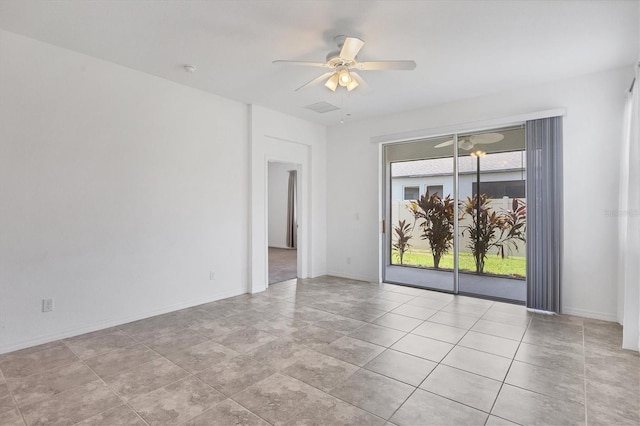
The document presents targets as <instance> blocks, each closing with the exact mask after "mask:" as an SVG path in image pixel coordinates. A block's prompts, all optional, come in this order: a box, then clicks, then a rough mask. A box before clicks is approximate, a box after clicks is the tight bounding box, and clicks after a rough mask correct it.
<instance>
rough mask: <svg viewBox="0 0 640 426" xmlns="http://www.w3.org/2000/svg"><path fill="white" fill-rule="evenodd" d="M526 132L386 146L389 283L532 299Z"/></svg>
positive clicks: (386, 270) (386, 274) (503, 131)
mask: <svg viewBox="0 0 640 426" xmlns="http://www.w3.org/2000/svg"><path fill="white" fill-rule="evenodd" d="M525 156H526V152H525V135H524V129H523V127H522V126H518V127H512V128H506V129H496V130H492V131H485V132H478V133H472V134H455V135H448V136H444V137H439V138H433V139H424V140H420V141H412V142H407V143H398V144H390V145H386V146H385V149H384V165H385V201H386V203H385V215H386V223H387V224H388V226H386V228H387V230H386V233H385V260H386V262H385V263H386V267H385V268H384V279H385V281H386V282H393V283H399V284H406V285H411V286H418V287H423V288H430V289H436V290H443V291H450V292H455V293H457V292H460V293H468V294H476V295H482V296H487V297H492V298H497V299H504V300H513V301H518V302H524V301H525V299H526V282H525V275H526V262H525V254H526V237H525V235H526V194H525V176H526V171H525V164H526V157H525Z"/></svg>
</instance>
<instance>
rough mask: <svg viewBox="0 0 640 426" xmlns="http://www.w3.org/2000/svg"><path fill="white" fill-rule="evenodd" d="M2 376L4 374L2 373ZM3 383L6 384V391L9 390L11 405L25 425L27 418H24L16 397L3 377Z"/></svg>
mask: <svg viewBox="0 0 640 426" xmlns="http://www.w3.org/2000/svg"><path fill="white" fill-rule="evenodd" d="M3 377H4V374H3ZM4 379H5V385H6V386H7V391H8V392H9V395H10V396H11V400H12V401H13V405H14V406H15V407H16V408H15V409H16V411H18V415H19V416H20V419H21V420H22V423H23V424H24V425H25V426H26V425H27V419H25V418H24V414H23V413H22V410H21V409H20V406H19V405H18V401H16V397H15V396H13V392H11V388H10V387H9V383H8V382H7V378H6V377H5V378H4Z"/></svg>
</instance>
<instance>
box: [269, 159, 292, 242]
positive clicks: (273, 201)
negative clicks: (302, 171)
mask: <svg viewBox="0 0 640 426" xmlns="http://www.w3.org/2000/svg"><path fill="white" fill-rule="evenodd" d="M290 170H296V165H295V164H292V163H277V162H270V163H269V179H268V181H269V190H268V196H269V200H268V206H269V207H268V209H269V235H268V239H269V247H280V248H287V210H288V208H289V171H290Z"/></svg>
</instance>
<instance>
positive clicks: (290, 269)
mask: <svg viewBox="0 0 640 426" xmlns="http://www.w3.org/2000/svg"><path fill="white" fill-rule="evenodd" d="M298 170H299V166H298V165H297V164H294V163H285V162H275V161H274V162H271V161H270V162H269V163H268V175H267V176H268V177H267V180H268V185H267V186H268V190H267V206H268V207H267V217H268V219H267V222H268V226H267V229H268V231H267V232H268V236H267V246H268V254H267V258H268V277H269V285H272V284H275V283H279V282H283V281H288V280H291V279H296V278H297V277H298Z"/></svg>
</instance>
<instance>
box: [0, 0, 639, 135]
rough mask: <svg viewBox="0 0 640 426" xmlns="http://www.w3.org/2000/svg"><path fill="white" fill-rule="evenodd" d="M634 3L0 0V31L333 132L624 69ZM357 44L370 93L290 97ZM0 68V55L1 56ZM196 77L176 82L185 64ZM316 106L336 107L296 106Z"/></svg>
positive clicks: (312, 92) (633, 43) (634, 40)
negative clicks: (402, 63) (343, 40)
mask: <svg viewBox="0 0 640 426" xmlns="http://www.w3.org/2000/svg"><path fill="white" fill-rule="evenodd" d="M639 5H640V2H639V1H637V0H630V1H613V0H608V1H560V0H557V1H524V0H521V1H478V0H474V1H419V0H410V1H399V0H395V1H373V0H360V1H354V0H351V1H349V0H335V1H334V0H315V1H303V0H297V1H296V0H288V1H285V0H272V1H269V0H233V1H231V0H229V1H226V0H209V1H178V0H166V1H158V0H154V1H144V0H121V1H113V0H107V1H102V0H93V1H79V0H74V1H68V0H63V1H55V0H28V1H27V0H0V28H2V29H5V30H7V31H12V32H15V33H18V34H22V35H25V36H28V37H32V38H35V39H38V40H42V41H45V42H48V43H51V44H54V45H58V46H62V47H65V48H68V49H71V50H75V51H78V52H81V53H85V54H87V55H91V56H95V57H98V58H102V59H105V60H108V61H112V62H115V63H117V64H121V65H124V66H127V67H130V68H133V69H136V70H140V71H143V72H146V73H149V74H154V75H157V76H160V77H163V78H166V79H168V80H172V81H175V82H178V83H181V84H185V85H188V86H192V87H196V88H199V89H202V90H206V91H209V92H212V93H215V94H218V95H221V96H224V97H227V98H231V99H235V100H238V101H242V102H246V103H253V104H258V105H262V106H265V107H268V108H272V109H275V110H279V111H282V112H285V113H288V114H292V115H295V116H298V117H301V118H304V119H307V120H311V121H315V122H318V123H322V124H326V125H333V124H336V123H338V122H339V121H340V120H341V119H342V118H344V116H345V115H346V114H351V118H349V119H350V120H357V119H360V118H365V117H371V116H376V115H383V114H390V113H394V112H400V111H405V110H411V109H415V108H419V107H425V106H430V105H436V104H442V103H446V102H451V101H454V100H458V99H464V98H471V97H475V96H480V95H484V94H488V93H493V92H498V91H502V90H508V89H512V88H516V87H521V86H526V85H532V84H536V83H539V82H544V81H551V80H558V79H562V78H566V77H571V76H575V75H580V74H588V73H591V72H596V71H600V70H606V69H613V68H617V67H621V66H625V65H629V64H632V63H633V62H634V61H636V60H638V53H639V51H640V41H639V40H640V35H639V21H640V19H639V17H640V11H639ZM341 34H342V35H351V36H357V37H360V38H362V39H363V40H365V42H366V43H365V45H364V48H363V49H362V50H361V52H360V54H359V55H358V58H359V60H361V61H370V60H381V59H382V60H384V59H413V60H415V61H416V62H417V64H418V66H417V68H416V70H414V71H363V72H361V73H360V74H361V76H363V77H364V78H365V79H366V81H367V82H368V83H369V85H370V86H371V89H372V90H371V91H370V92H369V93H362V92H360V91H359V90H358V89H356V90H354V91H353V92H351V93H349V94H347V93H346V92H345V91H344V90H338V91H336V92H335V93H333V92H330V91H329V90H328V89H326V88H325V87H324V86H322V85H319V86H317V87H313V88H311V89H308V90H304V91H301V92H294V89H295V88H297V87H299V86H301V85H302V84H304V83H306V82H307V81H309V80H311V79H313V78H314V77H315V76H317V75H319V74H321V73H323V72H324V70H323V69H320V68H307V67H293V66H285V65H281V64H272V63H271V61H272V60H274V59H294V60H305V61H324V58H325V56H326V54H327V53H328V52H329V51H332V50H335V49H336V48H337V46H336V45H335V43H334V41H333V38H334V36H336V35H341ZM0 60H1V57H0ZM184 64H192V65H195V66H196V67H197V68H198V71H197V72H196V73H194V74H188V73H186V72H185V71H184V70H183V68H182V65H184ZM319 101H326V102H329V103H332V104H334V105H337V106H339V107H341V110H339V111H334V112H329V113H325V114H318V113H316V112H313V111H309V110H306V109H304V106H306V105H309V104H312V103H315V102H319Z"/></svg>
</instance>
